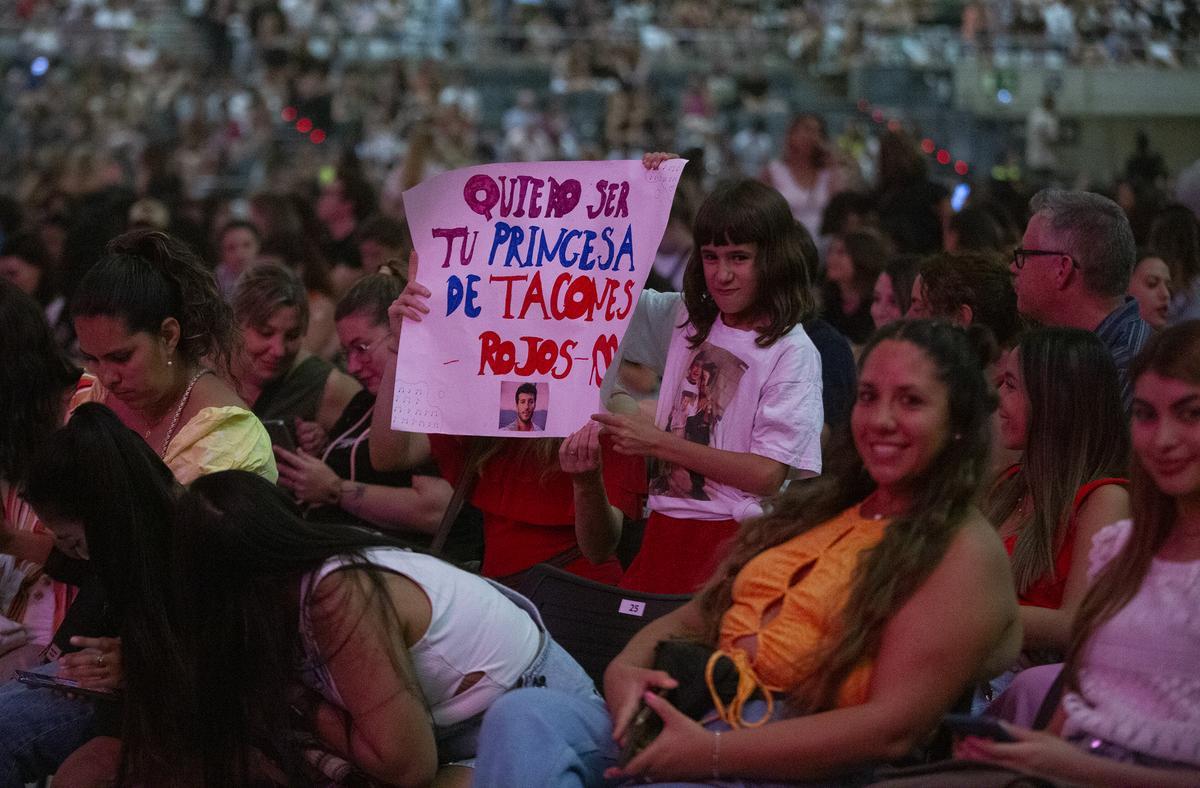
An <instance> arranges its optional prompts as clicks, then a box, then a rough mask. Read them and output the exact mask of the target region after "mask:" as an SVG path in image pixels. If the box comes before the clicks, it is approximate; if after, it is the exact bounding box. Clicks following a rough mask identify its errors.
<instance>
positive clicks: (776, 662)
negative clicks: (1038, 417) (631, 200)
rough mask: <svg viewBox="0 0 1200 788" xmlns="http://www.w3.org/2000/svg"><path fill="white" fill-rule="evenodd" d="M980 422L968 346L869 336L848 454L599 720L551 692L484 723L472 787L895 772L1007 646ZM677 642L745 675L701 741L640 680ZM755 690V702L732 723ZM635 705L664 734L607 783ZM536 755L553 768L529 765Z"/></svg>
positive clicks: (1008, 613) (981, 398)
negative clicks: (713, 652)
mask: <svg viewBox="0 0 1200 788" xmlns="http://www.w3.org/2000/svg"><path fill="white" fill-rule="evenodd" d="M991 409H992V397H991V394H990V391H989V388H988V386H987V384H986V382H985V380H984V376H983V371H982V368H981V365H980V362H979V359H978V358H977V355H976V354H975V353H974V352H973V351H972V349H971V344H970V342H969V341H968V339H967V336H966V335H965V334H964V332H963V331H962V330H961V329H957V328H953V327H951V326H948V325H946V324H942V323H933V322H928V321H900V322H897V323H895V324H892V325H889V326H887V327H885V328H884V329H882V330H881V331H880V332H879V333H877V334H876V335H875V337H874V338H873V339H872V341H871V343H870V344H869V345H868V346H867V348H866V349H865V350H864V353H863V360H862V366H861V371H860V374H859V383H858V396H857V400H856V402H855V405H854V409H853V412H852V415H851V431H852V433H853V446H850V445H849V443H848V442H847V443H846V446H845V448H844V449H843V450H842V451H840V452H838V453H836V454H834V455H833V456H832V457H831V458H830V462H829V463H828V465H827V469H826V473H825V475H824V476H822V477H820V478H818V479H816V480H813V481H809V482H803V483H801V484H798V485H794V486H793V487H792V488H791V489H790V490H789V491H788V492H786V493H785V494H784V495H783V496H782V497H781V498H779V499H777V500H776V501H775V504H774V506H773V507H772V508H770V509H769V513H768V514H767V515H766V516H764V517H763V518H761V519H759V520H757V521H754V522H753V523H751V524H749V525H748V526H746V527H743V529H742V531H741V533H740V534H739V536H738V542H737V544H736V545H735V547H734V549H733V551H732V552H731V553H730V555H729V557H728V559H727V560H726V561H725V563H724V564H723V565H722V566H721V568H719V569H718V570H717V572H716V574H715V575H714V577H713V578H712V579H711V580H710V582H709V584H708V586H707V587H706V588H705V589H704V591H703V592H701V594H700V595H699V596H698V597H696V599H694V600H692V601H691V602H689V603H688V604H686V605H684V606H683V607H682V608H680V609H678V610H677V611H675V612H674V613H671V614H669V615H668V616H665V617H663V618H660V619H658V620H657V621H655V622H654V623H652V624H650V625H649V626H647V627H646V628H645V629H643V630H642V631H641V632H640V633H638V635H636V636H635V637H634V639H633V640H632V641H631V642H630V644H629V645H628V646H627V647H626V648H625V650H624V651H623V652H621V654H620V655H618V656H617V658H616V659H615V660H613V662H612V664H611V665H609V667H608V670H607V672H606V674H605V682H604V684H605V697H606V700H607V702H608V711H609V714H610V715H611V718H609V717H608V716H607V715H595V714H594V712H593V707H592V706H589V705H587V704H585V703H573V702H571V701H569V700H567V699H566V698H563V697H559V696H558V695H557V694H555V696H554V697H547V696H546V695H545V694H543V695H537V694H534V693H535V692H542V693H545V692H553V691H551V690H543V689H537V688H533V689H528V690H518V691H516V692H512V693H509V694H508V695H506V696H505V697H504V698H502V699H501V700H500V701H499V702H498V703H497V704H495V705H494V706H493V707H492V708H491V710H490V711H489V712H488V716H487V718H486V719H485V721H484V729H483V731H482V732H481V735H480V741H481V748H480V751H479V756H478V763H477V767H476V773H475V774H476V783H475V784H476V785H479V786H491V785H558V784H562V783H564V782H567V781H568V780H570V779H572V778H573V779H575V780H577V781H578V782H582V783H584V784H593V783H594V782H598V780H599V777H600V774H601V772H602V770H604V769H605V768H606V767H607V771H606V772H604V774H605V776H608V777H640V778H643V779H647V778H648V780H649V781H656V780H657V781H688V780H705V781H707V780H727V779H736V780H742V781H751V782H752V781H795V780H808V779H814V778H827V777H835V776H839V775H846V774H847V773H850V772H855V771H861V770H863V769H865V768H868V767H869V765H870V764H873V763H879V762H886V761H890V760H896V759H899V758H901V757H903V756H905V755H907V754H908V753H909V752H910V751H911V750H912V749H913V748H914V747H915V746H916V745H918V744H920V743H922V742H923V741H924V740H925V739H926V738H927V737H928V736H929V734H930V733H931V732H932V731H933V729H934V727H935V726H936V724H937V722H938V721H939V719H940V718H941V716H942V714H943V713H945V712H946V711H947V710H948V709H949V708H950V707H951V705H952V704H953V703H954V701H955V700H956V699H957V698H958V697H959V696H960V695H961V694H962V693H963V692H964V690H965V689H966V688H967V687H969V686H970V685H971V684H972V683H973V682H976V681H979V680H981V679H984V678H987V677H989V676H991V675H993V674H995V673H998V672H999V671H1000V670H1001V669H1003V668H1004V667H1006V666H1007V665H1008V664H1010V662H1011V660H1012V659H1014V658H1015V656H1016V653H1017V647H1018V646H1019V644H1020V637H1021V635H1020V623H1019V620H1018V616H1017V602H1016V594H1015V591H1014V590H1013V584H1012V576H1011V571H1010V570H1009V565H1008V559H1007V556H1006V554H1005V552H1004V546H1003V545H1002V544H1001V543H1000V540H999V538H998V537H997V536H996V532H995V530H994V529H993V528H992V527H991V526H990V525H989V524H988V522H987V521H986V520H985V519H984V518H983V516H982V515H981V514H980V513H979V512H978V511H976V510H975V508H974V506H973V503H972V502H973V500H974V497H975V495H976V493H977V491H978V488H979V484H980V482H981V480H982V478H983V475H984V473H985V471H986V468H987V456H988V433H989V414H990V412H991ZM673 637H676V638H677V637H683V638H690V639H693V640H699V641H701V642H703V643H705V644H711V645H715V646H716V647H717V649H718V651H719V652H722V653H724V654H726V655H728V656H729V657H730V658H731V659H732V660H733V662H734V663H735V665H737V667H738V668H739V670H740V673H741V682H740V684H741V685H742V686H741V687H740V688H739V692H738V696H737V697H736V698H735V699H734V701H733V703H731V704H730V706H729V707H725V706H724V705H723V704H720V703H717V709H716V711H715V713H713V714H710V715H709V716H708V717H706V718H705V724H704V725H702V724H700V723H697V722H695V721H693V720H692V719H690V718H688V717H686V716H684V715H683V714H682V713H681V712H679V711H678V710H677V709H675V708H674V707H673V706H672V705H671V704H670V703H669V702H667V701H666V700H664V699H662V698H660V697H659V696H658V695H656V694H654V692H652V690H656V689H670V688H673V687H675V686H677V684H678V681H677V679H675V678H672V677H671V676H669V675H667V674H666V673H664V672H662V671H656V670H653V669H652V668H651V665H652V663H653V659H654V652H655V647H656V644H658V643H659V642H660V641H662V640H664V639H667V638H673ZM683 680H684V681H704V680H705V679H704V678H703V676H700V677H684V678H683ZM753 689H758V690H759V691H760V692H761V693H762V695H763V697H764V699H765V702H764V701H754V702H750V703H744V702H745V701H746V700H747V696H748V695H749V694H750V690H753ZM776 696H778V697H776ZM641 703H645V705H647V706H649V707H650V708H651V709H652V710H653V711H654V712H656V713H657V714H658V715H659V716H660V717H662V718H663V721H664V728H663V731H662V733H660V734H659V735H658V737H657V738H656V739H654V741H652V742H651V743H650V744H649V746H647V747H646V748H645V749H644V750H643V751H642V752H641V753H640V754H637V755H636V756H634V757H633V758H632V759H631V760H630V761H629V762H628V763H626V764H624V765H623V766H621V767H615V766H614V765H613V764H614V758H615V752H616V742H621V741H622V740H624V739H625V737H626V735H627V733H628V732H629V727H630V721H631V720H632V719H633V717H634V715H635V713H636V712H637V710H638V706H639V704H641ZM756 704H757V705H763V706H765V707H764V708H761V709H755V708H754V707H755V705H756ZM601 717H603V719H600V718H601ZM768 723H769V724H768ZM531 741H537V742H544V743H545V744H544V746H545V747H546V752H547V753H549V752H552V751H553V752H554V753H555V755H556V757H554V758H537V757H531V754H530V753H529V751H528V747H529V742H531ZM552 748H553V749H552ZM564 752H568V753H573V754H574V755H573V756H572V755H566V756H564V755H562V753H564ZM581 775H582V776H583V778H582V779H580V776H581Z"/></svg>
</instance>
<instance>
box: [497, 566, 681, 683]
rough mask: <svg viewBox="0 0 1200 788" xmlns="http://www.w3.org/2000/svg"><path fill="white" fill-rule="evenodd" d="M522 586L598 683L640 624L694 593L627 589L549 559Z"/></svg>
mask: <svg viewBox="0 0 1200 788" xmlns="http://www.w3.org/2000/svg"><path fill="white" fill-rule="evenodd" d="M517 590H519V591H520V592H521V593H522V594H524V595H525V596H527V597H529V599H530V600H531V601H532V602H533V604H534V605H536V606H537V609H538V610H539V611H540V612H541V614H542V619H543V620H544V621H545V622H546V629H548V630H549V631H550V634H551V635H552V636H553V637H554V639H555V640H556V641H557V642H558V644H559V645H560V646H562V647H563V648H564V649H565V650H566V651H567V653H568V654H570V655H571V656H572V657H574V658H575V660H576V661H577V662H579V664H580V665H582V666H583V669H584V670H586V671H587V672H588V675H589V676H591V677H592V679H593V680H594V681H595V682H596V684H597V685H599V684H600V683H601V680H602V678H603V676H604V669H605V668H606V667H608V663H609V662H611V661H612V658H613V657H615V656H616V655H617V654H618V653H619V652H620V651H621V649H623V648H625V644H626V643H628V642H629V640H630V638H632V637H633V636H634V634H635V633H636V632H637V631H638V630H639V629H641V628H642V627H644V626H646V625H647V624H649V623H650V622H651V621H653V620H654V619H656V618H658V617H659V616H663V615H666V614H667V613H670V612H671V611H672V610H674V609H676V608H677V607H679V606H681V605H682V604H683V603H684V602H687V601H688V599H690V598H691V597H689V596H688V595H686V594H643V593H638V592H635V591H627V590H625V589H621V588H617V587H616V586H607V585H604V584H603V583H597V582H596V581H594V580H588V579H587V578H583V577H579V576H578V575H573V574H571V573H570V572H567V571H566V570H563V569H559V568H557V567H554V566H550V565H549V564H538V565H537V566H535V567H533V568H532V569H530V570H529V574H528V575H527V576H526V577H525V579H524V581H523V582H522V583H521V587H520V588H519V589H517Z"/></svg>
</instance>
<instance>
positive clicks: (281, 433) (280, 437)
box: [263, 419, 296, 452]
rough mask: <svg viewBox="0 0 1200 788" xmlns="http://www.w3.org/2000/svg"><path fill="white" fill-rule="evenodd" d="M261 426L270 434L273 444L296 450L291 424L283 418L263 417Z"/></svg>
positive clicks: (292, 450)
mask: <svg viewBox="0 0 1200 788" xmlns="http://www.w3.org/2000/svg"><path fill="white" fill-rule="evenodd" d="M263 426H264V427H266V428H267V435H269V436H271V443H272V444H273V445H275V446H278V447H280V448H281V449H287V450H288V451H290V452H295V451H296V438H295V436H294V435H292V425H290V424H288V423H287V422H286V421H284V420H283V419H265V420H264V421H263Z"/></svg>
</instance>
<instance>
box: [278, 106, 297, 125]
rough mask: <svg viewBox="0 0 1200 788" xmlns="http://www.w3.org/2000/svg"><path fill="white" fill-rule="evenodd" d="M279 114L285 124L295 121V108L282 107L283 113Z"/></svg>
mask: <svg viewBox="0 0 1200 788" xmlns="http://www.w3.org/2000/svg"><path fill="white" fill-rule="evenodd" d="M279 114H280V115H282V116H283V121H284V122H285V123H291V122H292V121H293V120H295V119H296V108H295V107H284V108H283V112H281V113H279Z"/></svg>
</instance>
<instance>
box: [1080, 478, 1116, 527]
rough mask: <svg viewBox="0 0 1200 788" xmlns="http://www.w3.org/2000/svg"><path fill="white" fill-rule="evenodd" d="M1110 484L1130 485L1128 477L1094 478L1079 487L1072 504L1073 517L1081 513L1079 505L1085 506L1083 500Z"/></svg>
mask: <svg viewBox="0 0 1200 788" xmlns="http://www.w3.org/2000/svg"><path fill="white" fill-rule="evenodd" d="M1109 484H1119V485H1121V486H1122V487H1127V486H1128V485H1129V480H1128V479H1121V478H1118V477H1115V476H1112V477H1106V478H1103V479H1094V480H1092V481H1090V482H1088V483H1087V484H1085V485H1083V486H1082V487H1080V488H1079V492H1077V493H1075V501H1074V503H1072V504H1071V519H1075V517H1076V515H1078V514H1079V507H1081V506H1083V502H1084V501H1086V500H1087V499H1088V496H1089V495H1091V494H1092V493H1094V492H1095V491H1096V490H1099V489H1100V488H1101V487H1104V486H1106V485H1109Z"/></svg>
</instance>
